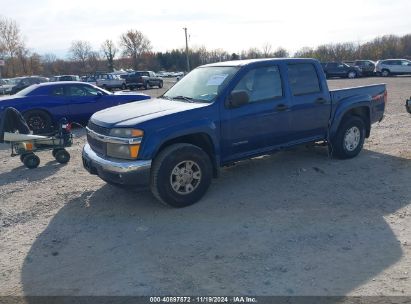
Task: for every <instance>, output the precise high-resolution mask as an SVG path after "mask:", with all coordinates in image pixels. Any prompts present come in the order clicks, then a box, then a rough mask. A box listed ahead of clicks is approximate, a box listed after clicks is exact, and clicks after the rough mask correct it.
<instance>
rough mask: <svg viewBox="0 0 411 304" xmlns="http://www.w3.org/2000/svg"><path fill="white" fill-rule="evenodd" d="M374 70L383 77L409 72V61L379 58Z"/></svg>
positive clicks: (410, 68) (410, 63)
mask: <svg viewBox="0 0 411 304" xmlns="http://www.w3.org/2000/svg"><path fill="white" fill-rule="evenodd" d="M375 72H376V73H377V74H378V75H381V76H384V77H387V76H390V75H406V74H411V61H410V60H407V59H386V60H379V61H377V64H376V66H375Z"/></svg>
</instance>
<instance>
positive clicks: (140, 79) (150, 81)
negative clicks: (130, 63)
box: [125, 71, 163, 90]
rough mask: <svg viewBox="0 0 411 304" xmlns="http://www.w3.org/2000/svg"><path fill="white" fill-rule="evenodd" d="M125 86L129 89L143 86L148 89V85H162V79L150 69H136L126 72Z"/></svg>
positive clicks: (160, 86)
mask: <svg viewBox="0 0 411 304" xmlns="http://www.w3.org/2000/svg"><path fill="white" fill-rule="evenodd" d="M125 79H126V84H127V87H128V88H129V89H130V90H133V89H138V88H144V89H146V90H147V89H148V88H150V87H154V86H155V87H159V88H162V87H163V79H162V78H161V77H158V76H156V74H155V73H154V72H152V71H136V72H132V73H129V74H127V76H126V77H125Z"/></svg>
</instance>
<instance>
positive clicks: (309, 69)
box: [288, 63, 321, 96]
mask: <svg viewBox="0 0 411 304" xmlns="http://www.w3.org/2000/svg"><path fill="white" fill-rule="evenodd" d="M288 79H289V81H290V87H291V92H292V94H293V95H294V96H299V95H305V94H314V93H319V92H321V88H320V82H319V80H318V75H317V71H316V69H315V66H314V65H313V64H311V63H297V64H288Z"/></svg>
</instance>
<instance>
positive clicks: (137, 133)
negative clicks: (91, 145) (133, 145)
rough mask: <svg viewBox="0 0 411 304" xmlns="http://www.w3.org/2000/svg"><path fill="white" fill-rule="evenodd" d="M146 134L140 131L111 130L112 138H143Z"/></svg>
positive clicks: (128, 129) (126, 129)
mask: <svg viewBox="0 0 411 304" xmlns="http://www.w3.org/2000/svg"><path fill="white" fill-rule="evenodd" d="M143 135H144V132H143V131H142V130H138V129H130V128H114V129H111V130H110V136H115V137H126V138H127V137H143Z"/></svg>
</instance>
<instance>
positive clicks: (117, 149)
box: [107, 143, 140, 159]
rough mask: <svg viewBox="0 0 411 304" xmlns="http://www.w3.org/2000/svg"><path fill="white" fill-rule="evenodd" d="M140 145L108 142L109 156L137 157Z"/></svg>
mask: <svg viewBox="0 0 411 304" xmlns="http://www.w3.org/2000/svg"><path fill="white" fill-rule="evenodd" d="M139 150H140V145H121V144H111V143H107V156H111V157H114V158H122V159H136V158H137V157H138V151H139Z"/></svg>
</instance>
